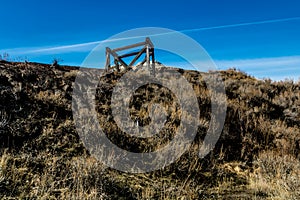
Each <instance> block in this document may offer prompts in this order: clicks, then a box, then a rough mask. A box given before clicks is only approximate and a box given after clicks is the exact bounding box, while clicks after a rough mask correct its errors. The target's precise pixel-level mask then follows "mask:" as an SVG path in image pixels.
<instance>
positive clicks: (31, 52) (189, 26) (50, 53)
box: [0, 0, 300, 80]
mask: <svg viewBox="0 0 300 200" xmlns="http://www.w3.org/2000/svg"><path fill="white" fill-rule="evenodd" d="M0 6H1V12H0V19H1V23H0V24H1V28H0V53H1V54H3V53H4V52H7V53H9V54H10V56H11V58H18V57H21V58H25V57H27V59H28V60H29V61H34V62H44V63H51V62H52V60H53V59H54V58H60V59H62V60H64V61H63V63H62V64H66V65H80V64H81V63H82V62H83V60H84V58H85V57H86V56H87V55H88V53H89V52H90V51H91V50H92V49H93V48H94V47H95V46H96V45H97V41H102V40H105V39H107V38H109V37H110V36H112V35H114V34H117V33H119V32H122V31H126V30H128V29H133V28H140V27H164V28H169V29H173V30H176V31H183V33H185V34H187V35H188V36H190V37H192V38H193V39H195V40H196V41H197V42H199V43H200V44H201V45H202V46H203V47H204V48H205V49H206V51H207V52H208V53H209V54H210V56H211V57H212V58H213V60H214V61H215V62H216V64H217V66H218V68H219V69H226V68H229V67H236V68H238V69H240V70H242V71H245V72H247V73H248V74H251V75H254V76H256V77H258V78H264V77H270V78H272V79H276V80H279V79H285V78H294V79H295V80H298V79H299V78H298V77H300V12H299V10H300V2H299V1H297V0H295V1H289V0H286V1H276V0H274V1H257V0H252V1H247V0H245V1H240V0H239V1H232V0H227V1H221V0H219V1H216V0H202V1H201V0H198V1H196V0H185V1H158V0H151V1H114V2H113V1H111V2H109V1H100V0H99V1H82V0H81V1H79V0H72V1H58V0H52V1H48V0H44V1H40V0H39V1H37V0H28V1H22V0H19V1H17V0H10V1H4V0H0ZM52 48H54V49H52ZM40 50H42V51H40ZM158 60H159V58H158ZM164 61H165V62H167V63H165V64H166V65H168V62H170V63H172V61H171V60H164Z"/></svg>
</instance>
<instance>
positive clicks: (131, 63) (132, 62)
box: [129, 47, 146, 66]
mask: <svg viewBox="0 0 300 200" xmlns="http://www.w3.org/2000/svg"><path fill="white" fill-rule="evenodd" d="M145 51H146V48H145V47H144V48H143V49H142V50H141V51H140V52H139V53H138V54H137V55H136V56H135V58H134V59H133V60H132V61H131V62H130V64H129V66H133V65H134V63H135V62H136V61H137V60H138V59H139V58H140V57H141V55H142V54H143V53H145Z"/></svg>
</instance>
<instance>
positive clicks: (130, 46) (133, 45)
mask: <svg viewBox="0 0 300 200" xmlns="http://www.w3.org/2000/svg"><path fill="white" fill-rule="evenodd" d="M145 44H146V43H145V42H140V43H136V44H132V45H128V46H124V47H120V48H116V49H113V51H114V52H117V51H123V50H126V49H132V48H135V47H139V46H144V45H145Z"/></svg>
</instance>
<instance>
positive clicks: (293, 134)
mask: <svg viewBox="0 0 300 200" xmlns="http://www.w3.org/2000/svg"><path fill="white" fill-rule="evenodd" d="M78 70H79V68H78V67H69V66H55V67H53V66H51V65H47V64H40V63H20V62H5V61H0V88H1V90H0V92H1V95H0V100H1V105H0V155H1V159H0V197H1V198H4V199H6V198H7V199H9V198H22V199H24V198H30V199H31V198H39V199H40V198H43V199H70V198H72V199H73V198H78V199H101V198H102V199H254V198H256V199H299V198H300V192H299V191H300V160H299V159H300V156H299V151H300V129H299V128H300V118H299V117H300V112H299V108H300V84H299V83H294V82H292V81H288V80H287V81H279V82H274V81H271V80H269V79H265V80H258V79H255V78H254V77H251V76H249V75H247V74H245V73H243V72H240V71H238V70H235V69H229V70H226V71H219V73H220V75H221V77H222V79H223V81H224V83H225V88H226V97H227V111H226V119H225V125H224V128H223V131H222V134H221V137H220V139H219V141H218V143H217V144H216V147H215V148H214V150H213V151H212V152H211V153H210V154H209V155H207V156H206V157H205V158H203V159H201V158H199V157H198V148H199V145H201V142H202V141H203V137H204V136H205V133H206V131H207V129H208V125H209V121H210V113H211V110H210V96H209V92H208V89H207V86H206V84H205V82H204V80H203V78H202V76H203V73H200V72H197V71H191V70H182V69H177V71H178V72H179V73H180V74H182V75H183V76H184V77H185V78H186V79H187V80H188V81H189V83H190V84H192V86H193V89H194V91H195V94H196V96H197V99H198V103H199V108H200V111H201V116H200V119H199V121H200V126H199V127H198V132H197V135H196V138H195V141H194V142H193V145H192V147H191V148H190V149H189V150H188V151H187V152H185V153H184V154H183V156H182V157H181V158H180V159H178V160H176V162H175V163H173V164H171V165H170V166H167V167H165V168H164V169H161V170H157V171H154V172H149V173H144V174H130V173H124V172H120V171H117V170H115V169H111V168H106V167H105V166H103V164H102V163H100V162H99V161H97V160H96V159H95V158H94V157H93V156H91V154H90V152H89V150H88V149H86V148H85V146H84V145H83V143H82V141H81V139H80V137H79V135H78V133H77V131H76V129H75V123H74V120H73V113H72V92H73V88H74V84H75V83H74V81H75V79H76V76H77V74H78ZM122 75H123V74H122V73H116V72H115V73H111V74H106V75H105V76H103V77H101V78H100V80H99V81H100V82H101V83H102V84H99V87H98V89H97V91H101V92H96V94H97V95H96V102H97V111H98V113H99V115H98V119H99V123H100V124H101V126H102V127H103V130H104V131H105V132H106V134H107V136H108V138H109V139H110V140H111V141H113V142H114V143H115V144H118V146H119V147H122V148H125V149H127V150H130V151H133V152H148V151H150V150H153V149H157V148H159V147H160V146H161V145H163V144H165V143H167V142H168V141H169V140H170V138H172V137H173V136H174V135H172V134H173V132H172V130H175V129H176V126H178V115H179V114H180V113H178V109H177V106H178V105H176V104H175V103H173V101H174V98H175V97H174V95H172V93H171V92H170V91H169V90H168V89H166V88H164V87H162V86H158V85H146V86H144V87H141V88H139V89H138V90H137V91H136V92H135V94H134V97H135V99H133V100H132V102H131V105H130V106H131V107H130V109H131V114H132V117H138V118H139V119H141V120H140V123H141V124H147V123H149V118H148V115H149V113H148V111H147V109H146V108H145V106H144V105H145V104H147V102H148V103H149V102H154V101H155V102H161V103H162V105H163V106H165V107H168V108H169V109H168V112H169V113H168V114H169V116H170V119H169V120H168V122H167V123H166V126H167V129H166V130H165V132H164V133H163V134H161V135H160V136H158V137H157V138H152V139H148V140H146V139H140V140H137V139H134V138H132V137H128V136H127V135H126V134H124V133H122V132H121V131H120V129H119V128H118V126H117V125H116V123H115V122H114V120H113V117H112V113H111V108H110V106H111V105H110V99H111V95H112V91H113V87H114V85H115V84H116V83H117V81H118V80H119V79H120V78H121V77H122ZM153 91H156V94H155V95H154V94H153Z"/></svg>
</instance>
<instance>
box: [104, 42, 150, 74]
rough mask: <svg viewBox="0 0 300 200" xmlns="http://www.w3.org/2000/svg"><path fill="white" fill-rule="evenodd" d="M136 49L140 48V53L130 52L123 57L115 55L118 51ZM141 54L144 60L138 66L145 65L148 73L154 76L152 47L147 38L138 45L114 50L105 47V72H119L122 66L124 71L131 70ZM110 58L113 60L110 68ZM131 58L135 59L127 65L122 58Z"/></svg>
mask: <svg viewBox="0 0 300 200" xmlns="http://www.w3.org/2000/svg"><path fill="white" fill-rule="evenodd" d="M142 46H143V47H142ZM136 47H142V49H141V50H140V51H135V52H131V53H127V54H123V55H119V54H118V53H117V52H120V51H124V50H128V49H132V48H136ZM143 54H145V58H144V60H143V61H142V62H141V63H140V65H144V64H145V63H147V67H148V69H149V71H150V72H151V74H152V75H154V76H155V58H154V45H153V43H152V42H151V40H150V38H149V37H147V38H146V40H145V42H140V43H136V44H132V45H128V46H124V47H120V48H116V49H110V48H109V47H106V64H105V69H106V71H107V72H108V71H110V70H112V69H116V70H117V71H120V67H121V66H123V68H124V69H126V70H128V69H131V68H132V67H133V66H134V64H135V62H136V61H137V60H138V59H139V58H140V57H141V56H142V55H143ZM111 56H112V57H113V59H114V66H111V64H110V62H111V60H110V58H111ZM132 56H135V57H134V58H133V59H132V61H131V62H130V63H129V64H127V63H126V62H125V61H124V60H123V58H127V57H132ZM150 58H151V62H152V63H150Z"/></svg>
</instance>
